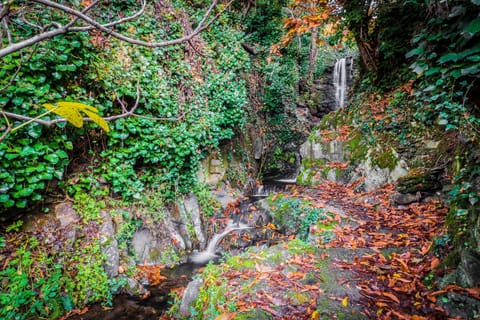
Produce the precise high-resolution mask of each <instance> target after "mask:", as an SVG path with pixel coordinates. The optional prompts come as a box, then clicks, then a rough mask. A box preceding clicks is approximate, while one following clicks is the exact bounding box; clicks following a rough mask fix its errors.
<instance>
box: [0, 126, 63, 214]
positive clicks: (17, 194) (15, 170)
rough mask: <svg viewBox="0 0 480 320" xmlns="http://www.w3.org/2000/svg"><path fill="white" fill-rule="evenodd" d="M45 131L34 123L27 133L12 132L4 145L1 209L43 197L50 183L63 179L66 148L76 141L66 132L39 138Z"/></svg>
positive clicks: (0, 174) (0, 147)
mask: <svg viewBox="0 0 480 320" xmlns="http://www.w3.org/2000/svg"><path fill="white" fill-rule="evenodd" d="M41 132H42V128H41V127H40V126H39V125H31V126H30V129H29V131H28V133H27V134H25V133H23V132H22V133H16V134H12V135H11V136H10V137H9V139H8V140H7V141H3V142H2V143H1V144H0V212H1V211H3V210H5V209H8V208H12V207H17V208H25V207H26V206H27V203H29V201H39V200H41V199H42V198H43V192H44V190H45V189H46V188H47V186H48V183H49V182H50V181H51V180H53V179H62V178H63V173H64V170H65V167H66V165H67V164H68V163H69V160H68V154H67V152H66V151H65V149H66V150H68V149H72V144H71V142H70V141H68V139H67V137H66V136H65V135H59V136H54V137H52V139H51V140H50V141H48V139H38V137H39V135H40V134H41ZM32 136H33V138H32ZM13 138H14V139H13ZM45 138H46V137H45ZM62 138H63V139H65V140H63V139H62Z"/></svg>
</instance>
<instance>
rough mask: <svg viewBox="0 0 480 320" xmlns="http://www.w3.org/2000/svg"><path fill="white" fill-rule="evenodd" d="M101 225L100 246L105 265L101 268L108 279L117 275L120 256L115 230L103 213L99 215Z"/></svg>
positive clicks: (107, 215)
mask: <svg viewBox="0 0 480 320" xmlns="http://www.w3.org/2000/svg"><path fill="white" fill-rule="evenodd" d="M100 214H101V216H102V220H103V223H102V225H101V226H100V244H101V248H102V254H104V255H105V263H104V266H103V268H104V269H105V272H106V273H107V276H108V277H109V278H113V277H116V276H117V275H118V267H119V261H120V254H119V252H118V243H117V239H115V228H114V226H113V221H112V217H111V216H110V215H109V214H108V213H107V212H105V211H102V212H101V213H100Z"/></svg>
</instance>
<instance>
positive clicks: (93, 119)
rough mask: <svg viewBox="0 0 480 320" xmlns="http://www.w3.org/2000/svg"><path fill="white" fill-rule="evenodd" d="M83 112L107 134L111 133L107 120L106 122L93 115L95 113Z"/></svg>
mask: <svg viewBox="0 0 480 320" xmlns="http://www.w3.org/2000/svg"><path fill="white" fill-rule="evenodd" d="M83 112H85V114H86V115H87V116H88V117H89V118H90V119H92V121H93V122H95V123H96V124H98V125H99V126H100V127H101V128H102V129H103V130H105V132H110V127H109V126H108V123H107V121H105V120H104V119H103V118H102V117H100V116H99V115H98V114H96V113H93V112H90V111H87V110H83Z"/></svg>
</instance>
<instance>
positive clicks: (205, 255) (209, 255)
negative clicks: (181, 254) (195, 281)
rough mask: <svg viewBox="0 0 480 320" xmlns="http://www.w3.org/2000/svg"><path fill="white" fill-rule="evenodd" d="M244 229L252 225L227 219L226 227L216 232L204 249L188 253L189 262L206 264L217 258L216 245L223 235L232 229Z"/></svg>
mask: <svg viewBox="0 0 480 320" xmlns="http://www.w3.org/2000/svg"><path fill="white" fill-rule="evenodd" d="M246 229H252V227H250V226H248V225H246V224H244V223H241V222H237V223H235V222H233V221H229V223H228V225H227V227H226V228H225V230H223V232H222V233H217V234H214V235H213V237H212V239H211V240H210V242H209V243H208V245H207V248H206V249H205V250H204V251H201V252H194V253H192V254H191V255H190V257H189V258H188V260H189V262H191V263H195V264H206V263H207V262H208V261H210V260H214V259H216V258H219V257H220V256H219V255H218V253H217V245H218V244H219V243H220V241H221V240H222V239H223V237H225V236H226V235H227V234H229V233H230V232H232V231H239V230H246Z"/></svg>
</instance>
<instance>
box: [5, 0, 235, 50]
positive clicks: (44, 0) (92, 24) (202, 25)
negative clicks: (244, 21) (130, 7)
mask: <svg viewBox="0 0 480 320" xmlns="http://www.w3.org/2000/svg"><path fill="white" fill-rule="evenodd" d="M34 2H36V3H39V4H42V5H44V6H48V7H50V8H54V9H58V10H60V11H62V12H65V13H68V14H70V15H72V16H74V19H72V21H71V22H70V23H68V24H67V25H65V26H63V27H60V28H57V29H54V30H51V31H48V32H43V33H40V34H37V35H35V36H33V37H31V38H29V39H25V40H23V41H20V42H18V43H16V44H12V45H11V46H8V47H6V48H4V49H1V50H0V58H2V57H4V56H6V55H8V54H11V53H13V52H16V51H19V50H21V49H23V48H26V47H29V46H31V45H33V44H34V43H37V42H40V41H44V40H47V39H50V38H53V37H55V36H57V35H60V34H65V33H67V32H81V31H88V30H93V29H97V30H100V31H102V32H104V33H106V34H109V35H111V36H113V37H115V38H117V39H119V40H121V41H124V42H127V43H130V44H134V45H139V46H144V47H149V48H159V47H165V46H170V45H175V44H180V43H183V42H185V41H188V40H190V39H192V38H194V37H195V36H197V35H198V34H199V33H200V32H202V31H203V30H205V29H207V28H208V27H209V26H210V25H211V24H212V23H213V21H215V19H217V18H218V16H219V15H220V14H221V13H223V12H224V11H225V10H226V8H227V7H228V6H229V5H230V4H231V3H232V2H233V1H230V2H229V3H228V4H227V5H226V6H225V7H224V8H223V10H221V11H220V12H219V13H218V14H216V15H215V16H214V17H213V18H212V19H210V20H209V21H208V22H207V19H208V17H209V16H210V15H211V13H212V11H213V10H214V8H215V7H216V5H217V3H218V0H213V1H212V3H211V4H210V6H209V8H208V9H207V11H206V12H205V14H204V16H203V17H202V19H201V20H200V22H199V24H198V25H197V27H196V28H195V30H193V31H192V32H191V33H190V34H188V35H185V36H183V37H180V38H177V39H173V40H165V41H161V42H146V41H142V40H139V39H135V38H131V37H128V36H125V35H123V34H120V33H118V32H115V31H113V29H109V27H110V26H114V25H116V24H119V23H121V22H122V21H123V22H125V21H128V20H130V19H132V17H131V16H130V17H128V18H125V19H126V20H125V19H120V20H117V21H115V22H112V23H111V24H106V25H102V24H100V23H98V22H97V21H95V20H94V19H92V18H91V17H89V16H87V15H86V14H85V10H83V11H82V12H81V11H78V10H75V9H73V8H70V7H67V6H65V5H62V4H59V3H55V2H52V1H49V0H34ZM97 3H98V1H96V2H94V3H92V4H91V5H90V7H92V6H93V5H96V4H97ZM143 5H144V0H143V1H142V7H143ZM142 12H143V11H142V9H140V11H139V12H137V13H136V14H134V16H139V15H140V14H141V13H142ZM78 19H81V20H83V21H85V22H86V23H87V24H89V26H83V27H71V26H72V25H73V23H74V22H76V21H77V20H78Z"/></svg>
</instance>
